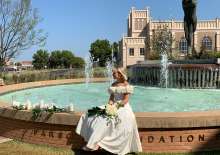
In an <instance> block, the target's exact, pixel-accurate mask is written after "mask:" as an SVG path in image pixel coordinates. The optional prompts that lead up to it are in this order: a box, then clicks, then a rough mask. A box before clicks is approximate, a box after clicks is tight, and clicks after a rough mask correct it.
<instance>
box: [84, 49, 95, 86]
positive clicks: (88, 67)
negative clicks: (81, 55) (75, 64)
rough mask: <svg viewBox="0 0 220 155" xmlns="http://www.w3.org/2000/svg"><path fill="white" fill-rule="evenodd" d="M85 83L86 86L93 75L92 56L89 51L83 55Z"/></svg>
mask: <svg viewBox="0 0 220 155" xmlns="http://www.w3.org/2000/svg"><path fill="white" fill-rule="evenodd" d="M84 72H85V77H86V78H85V83H86V87H88V85H89V82H90V80H91V78H92V77H93V58H92V56H91V55H90V53H89V54H88V55H87V56H86V57H85V70H84Z"/></svg>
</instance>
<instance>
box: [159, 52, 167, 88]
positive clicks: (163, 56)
mask: <svg viewBox="0 0 220 155" xmlns="http://www.w3.org/2000/svg"><path fill="white" fill-rule="evenodd" d="M160 86H161V87H165V88H167V86H168V58H167V54H166V53H162V54H161V70H160Z"/></svg>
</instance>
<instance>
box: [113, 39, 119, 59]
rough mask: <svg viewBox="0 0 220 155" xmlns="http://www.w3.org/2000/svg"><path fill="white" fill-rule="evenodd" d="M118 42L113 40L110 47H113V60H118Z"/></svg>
mask: <svg viewBox="0 0 220 155" xmlns="http://www.w3.org/2000/svg"><path fill="white" fill-rule="evenodd" d="M118 47H119V45H118V43H117V42H113V44H112V48H113V56H114V58H115V60H116V61H117V62H118V58H119V50H118Z"/></svg>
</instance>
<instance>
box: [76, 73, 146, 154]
mask: <svg viewBox="0 0 220 155" xmlns="http://www.w3.org/2000/svg"><path fill="white" fill-rule="evenodd" d="M112 75H113V77H114V79H116V82H114V83H113V84H112V86H111V87H110V88H109V89H108V92H109V94H110V98H109V102H108V104H111V105H112V104H116V102H120V103H121V104H122V107H120V108H119V109H118V110H117V116H118V117H119V119H120V122H119V123H118V124H117V125H115V123H114V121H113V120H112V121H111V122H110V125H108V123H109V122H108V123H107V119H106V118H105V117H102V116H90V117H88V113H86V114H83V115H82V116H81V118H80V120H79V123H78V125H77V128H76V133H77V134H79V135H81V136H82V137H83V138H84V140H85V141H87V145H86V146H84V147H83V148H82V149H83V150H85V151H95V150H98V149H99V148H100V147H101V148H102V149H104V150H106V151H108V152H111V153H113V154H118V155H124V154H127V153H129V152H142V147H141V142H140V138H139V134H138V129H137V124H136V119H135V115H134V113H133V111H132V109H131V106H130V105H129V95H130V94H131V93H132V92H133V86H131V85H129V83H128V82H127V77H126V75H125V74H124V73H123V71H122V70H121V69H113V70H112Z"/></svg>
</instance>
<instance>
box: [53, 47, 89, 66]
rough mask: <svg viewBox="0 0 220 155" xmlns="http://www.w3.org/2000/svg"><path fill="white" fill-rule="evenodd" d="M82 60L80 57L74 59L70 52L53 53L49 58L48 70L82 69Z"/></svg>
mask: <svg viewBox="0 0 220 155" xmlns="http://www.w3.org/2000/svg"><path fill="white" fill-rule="evenodd" d="M84 63H85V62H84V60H83V59H82V58H80V57H75V56H74V54H73V53H72V52H71V51H68V50H62V51H59V50H57V51H53V52H51V55H50V58H49V67H50V68H70V67H83V66H84Z"/></svg>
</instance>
